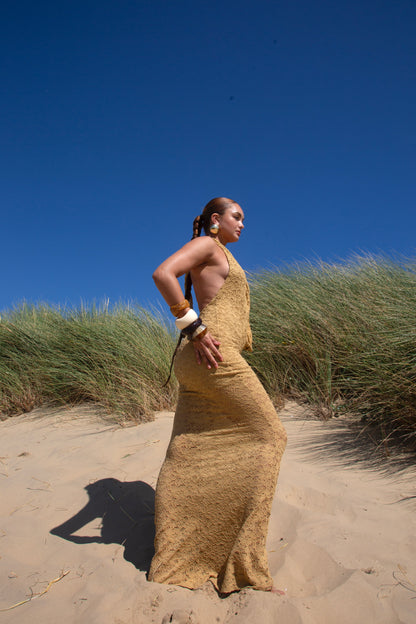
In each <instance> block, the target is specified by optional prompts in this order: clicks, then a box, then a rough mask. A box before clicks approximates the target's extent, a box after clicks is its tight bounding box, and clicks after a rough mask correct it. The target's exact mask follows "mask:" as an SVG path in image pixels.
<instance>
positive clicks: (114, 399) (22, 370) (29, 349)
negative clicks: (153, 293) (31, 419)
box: [0, 304, 176, 421]
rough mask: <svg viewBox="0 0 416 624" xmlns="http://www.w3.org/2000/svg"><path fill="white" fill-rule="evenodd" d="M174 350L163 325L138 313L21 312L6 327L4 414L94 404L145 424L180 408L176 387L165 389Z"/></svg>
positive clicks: (1, 338)
mask: <svg viewBox="0 0 416 624" xmlns="http://www.w3.org/2000/svg"><path fill="white" fill-rule="evenodd" d="M174 344H175V337H174V335H173V329H172V327H171V326H170V325H169V323H168V322H167V321H166V320H165V319H164V317H163V316H162V315H161V314H158V313H157V312H155V311H153V312H149V311H148V310H146V309H144V308H142V307H140V306H138V305H128V304H125V305H122V304H120V305H118V306H115V307H114V308H112V309H110V308H109V306H108V305H106V304H102V305H100V306H95V305H92V306H89V307H86V306H81V307H80V308H78V309H66V308H54V307H51V306H48V305H43V304H40V305H29V304H23V305H21V306H19V307H18V308H16V309H14V310H12V311H9V312H7V313H6V314H2V318H1V322H0V412H1V413H2V414H3V415H9V414H16V413H22V412H26V411H29V410H30V409H32V408H34V407H36V406H39V405H43V404H55V405H56V404H58V405H59V404H60V405H62V404H66V403H68V404H76V403H82V402H94V403H97V404H100V405H102V406H103V407H104V408H105V409H106V410H108V411H109V412H111V413H113V414H114V415H115V416H116V417H117V418H118V419H119V420H123V419H126V420H136V421H141V420H146V419H148V418H150V417H151V414H152V413H153V412H154V411H157V410H162V409H172V408H173V406H174V404H175V400H176V382H175V380H174V379H173V380H172V382H171V383H170V384H169V385H168V386H167V387H165V388H163V387H162V386H163V384H164V382H165V381H166V378H167V376H168V374H169V363H170V357H171V354H172V351H173V348H174Z"/></svg>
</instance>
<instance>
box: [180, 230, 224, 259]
mask: <svg viewBox="0 0 416 624" xmlns="http://www.w3.org/2000/svg"><path fill="white" fill-rule="evenodd" d="M182 249H183V250H184V251H185V252H186V253H190V254H192V256H193V257H194V258H198V260H199V261H200V262H208V261H209V260H211V259H212V258H213V257H214V256H215V255H216V254H217V251H218V246H217V245H216V243H215V241H214V240H213V239H212V238H211V237H210V236H199V237H198V238H193V239H192V240H191V241H189V242H188V243H186V244H185V245H184V246H183V247H182Z"/></svg>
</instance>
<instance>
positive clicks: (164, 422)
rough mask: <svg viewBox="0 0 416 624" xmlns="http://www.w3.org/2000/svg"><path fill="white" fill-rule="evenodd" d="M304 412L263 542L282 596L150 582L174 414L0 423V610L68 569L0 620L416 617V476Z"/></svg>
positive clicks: (292, 623)
mask: <svg viewBox="0 0 416 624" xmlns="http://www.w3.org/2000/svg"><path fill="white" fill-rule="evenodd" d="M301 411H302V410H301V409H300V408H299V407H298V406H296V405H295V404H288V405H287V406H286V408H285V410H284V411H283V412H282V414H281V415H282V418H283V420H284V423H285V426H286V427H287V430H288V435H289V443H288V448H287V451H286V453H285V457H284V461H283V463H282V469H281V475H280V479H279V486H278V490H277V495H276V497H275V501H274V506H273V513H272V519H271V525H270V533H269V539H268V550H269V558H270V564H271V570H272V573H273V575H274V578H275V583H276V585H277V586H278V587H281V588H282V589H285V590H286V595H285V596H284V597H280V596H277V595H270V594H266V593H263V592H256V591H253V590H243V591H242V592H240V593H237V594H233V595H231V596H230V597H228V598H226V599H221V598H219V597H218V596H217V594H216V593H215V591H214V590H213V589H212V588H211V586H210V585H209V584H207V585H206V586H204V587H203V588H201V589H199V590H197V591H193V592H192V591H189V590H186V589H182V588H178V587H171V586H164V585H158V584H152V583H148V582H147V581H146V579H145V572H144V570H145V569H146V567H147V565H148V562H149V558H150V556H151V551H152V531H153V528H152V500H153V489H152V488H154V486H155V483H156V479H157V474H158V470H159V467H160V464H161V462H162V460H163V457H164V453H165V449H166V445H167V443H168V439H169V435H170V429H171V425H172V415H171V414H159V415H158V416H157V418H156V420H155V422H152V423H147V424H143V425H140V426H137V427H129V428H119V427H117V426H114V425H112V424H108V423H105V422H103V421H102V420H100V419H99V418H97V417H96V416H95V415H94V413H93V412H91V410H88V409H87V408H83V409H82V408H73V409H60V410H55V411H49V412H45V411H43V412H42V411H35V412H33V413H32V414H30V415H26V416H22V417H17V418H13V419H10V420H8V421H5V422H3V423H0V440H1V442H0V445H1V446H0V457H1V459H0V484H1V500H0V512H1V518H0V556H1V558H0V578H1V583H0V608H5V607H8V606H11V605H13V604H15V603H17V602H20V601H22V600H25V599H26V598H28V597H29V596H30V595H31V593H33V594H37V593H40V592H42V591H43V590H45V589H47V588H48V583H49V582H50V581H53V580H55V579H58V578H59V577H60V576H61V574H62V573H64V572H68V573H67V574H66V576H64V577H63V578H61V579H60V580H58V581H56V582H55V583H53V584H52V585H50V586H49V588H48V591H47V592H46V593H44V594H43V595H42V596H37V597H34V598H33V599H32V600H31V601H30V602H28V603H26V604H23V605H20V606H18V607H16V608H15V609H12V610H9V611H3V612H0V624H1V623H2V622H13V623H16V624H17V623H19V624H29V623H30V624H34V623H38V622H39V623H40V622H42V623H45V624H49V623H54V624H55V623H57V622H58V623H59V624H69V623H73V622H74V623H75V622H77V623H80V624H94V623H96V622H97V623H98V622H99V623H100V624H107V623H112V624H128V623H138V624H142V623H143V624H150V623H158V624H159V623H162V622H169V621H172V622H176V623H177V624H180V623H186V622H188V624H190V623H199V624H214V623H217V622H219V623H225V622H226V623H230V624H232V623H235V624H237V623H241V624H242V623H245V624H247V623H256V624H257V623H261V624H269V623H272V622H273V623H275V622H282V623H283V622H284V623H285V624H297V623H303V624H333V623H335V624H344V623H345V624H347V623H348V624H363V623H371V622H377V624H384V623H385V624H393V623H399V622H401V623H406V624H410V623H413V622H415V621H416V514H415V507H416V497H415V494H416V492H415V481H414V477H415V470H412V469H409V468H407V469H400V465H396V464H397V462H396V463H395V462H393V461H392V460H389V462H388V463H387V464H386V463H385V462H382V463H380V462H379V461H378V459H377V458H376V457H375V456H374V455H373V454H371V455H369V452H368V450H367V451H362V450H361V451H360V453H359V454H358V455H357V454H356V448H357V445H358V444H359V439H358V440H357V439H356V434H355V433H354V432H353V431H351V430H350V429H348V428H346V426H345V424H344V422H343V421H339V420H333V421H330V422H328V423H323V422H318V421H314V420H305V418H303V416H304V415H302V413H301ZM359 458H361V459H364V460H365V461H364V462H363V461H359ZM373 460H374V461H373ZM190 486H192V484H190ZM56 527H60V528H56ZM53 529H55V531H54V532H53V533H51V530H53ZM172 614H173V615H172Z"/></svg>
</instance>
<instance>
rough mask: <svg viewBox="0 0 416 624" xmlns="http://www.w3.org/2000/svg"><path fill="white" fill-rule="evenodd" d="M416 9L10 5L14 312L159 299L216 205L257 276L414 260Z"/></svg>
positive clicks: (6, 118)
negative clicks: (224, 210)
mask: <svg viewBox="0 0 416 624" xmlns="http://www.w3.org/2000/svg"><path fill="white" fill-rule="evenodd" d="M415 31H416V3H415V2H414V0H390V1H386V0H359V1H358V0H348V1H346V0H337V1H336V2H334V1H333V0H330V1H329V0H310V1H307V0H285V1H274V2H272V1H262V0H256V1H246V0H239V1H234V0H232V1H227V0H222V1H221V2H220V1H218V0H211V1H210V2H206V1H199V0H193V1H188V0H175V1H173V0H172V1H165V0H163V1H162V0H146V1H142V0H136V1H132V0H129V1H125V0H117V1H116V0H113V1H107V0H100V1H98V0H97V1H91V0H83V1H82V2H80V1H78V0H71V1H67V0H60V1H59V2H56V1H54V2H49V1H42V0H39V2H37V3H35V2H32V1H31V2H27V1H26V0H22V1H19V0H14V1H12V0H5V1H3V2H2V3H1V9H0V59H1V60H0V64H1V65H0V66H1V74H0V75H1V82H0V127H1V134H0V136H1V141H0V215H1V225H2V237H1V246H0V261H1V266H2V272H1V273H2V279H1V288H0V310H4V309H6V308H10V307H12V306H14V305H16V304H19V303H20V302H21V301H22V300H27V301H32V302H37V301H47V302H50V303H53V304H70V305H78V304H79V303H80V301H81V300H83V301H87V302H89V301H93V300H95V301H102V300H103V299H105V298H109V299H110V301H111V302H116V301H119V300H123V301H127V300H135V301H138V302H139V303H141V304H143V305H145V306H147V305H150V304H154V303H157V302H158V301H160V297H159V295H158V292H157V290H156V288H155V287H154V285H153V281H152V279H151V274H152V271H153V269H154V268H155V267H156V266H157V265H158V264H159V263H160V262H161V261H162V260H163V259H164V258H165V257H166V256H167V255H169V254H170V253H172V252H173V251H174V250H175V249H177V248H178V247H180V246H181V245H182V244H184V243H185V242H186V241H187V240H188V239H189V237H190V236H191V233H192V220H193V218H194V217H195V216H196V215H197V214H199V213H200V212H201V209H202V207H203V206H204V205H205V203H206V202H207V201H208V200H209V199H211V198H212V197H215V196H220V195H225V196H229V197H232V198H234V199H235V200H237V201H238V202H239V203H240V204H241V205H242V207H243V208H244V211H245V213H246V229H245V231H244V233H243V235H242V238H241V240H240V241H239V242H238V243H237V244H235V245H232V246H231V247H230V250H231V251H232V252H233V253H234V255H235V256H236V257H237V259H238V260H239V261H240V263H241V264H242V265H243V267H244V268H246V269H248V270H250V271H254V270H256V269H259V268H261V267H269V266H271V265H277V266H281V265H283V264H286V263H291V262H294V261H298V260H302V259H314V258H316V257H320V258H322V259H324V260H334V259H345V258H348V257H350V256H351V255H352V254H353V253H355V252H359V251H365V252H372V253H377V252H384V253H399V254H404V255H406V256H412V257H414V255H415V231H416V211H415V191H416V176H415V161H416V158H415V157H416V113H415V111H416V71H415V70H416V37H415V35H414V33H415Z"/></svg>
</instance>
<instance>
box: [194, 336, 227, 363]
mask: <svg viewBox="0 0 416 624" xmlns="http://www.w3.org/2000/svg"><path fill="white" fill-rule="evenodd" d="M192 344H193V345H194V350H195V356H196V361H197V362H198V364H202V363H204V364H206V367H207V368H212V367H214V368H218V362H222V361H223V357H222V355H221V353H220V352H219V350H218V347H219V346H220V344H221V343H220V341H219V340H217V339H216V338H214V336H212V335H211V334H210V333H209V332H207V333H206V334H205V335H204V336H202V338H196V339H195V340H193V341H192Z"/></svg>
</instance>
